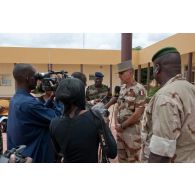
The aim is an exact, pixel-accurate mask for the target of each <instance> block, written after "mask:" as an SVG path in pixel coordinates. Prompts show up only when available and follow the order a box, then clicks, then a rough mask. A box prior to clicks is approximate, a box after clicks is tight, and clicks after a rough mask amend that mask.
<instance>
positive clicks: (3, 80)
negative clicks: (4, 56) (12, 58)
mask: <svg viewBox="0 0 195 195" xmlns="http://www.w3.org/2000/svg"><path fill="white" fill-rule="evenodd" d="M0 86H11V75H10V74H0Z"/></svg>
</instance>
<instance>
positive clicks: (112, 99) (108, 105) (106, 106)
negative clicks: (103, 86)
mask: <svg viewBox="0 0 195 195" xmlns="http://www.w3.org/2000/svg"><path fill="white" fill-rule="evenodd" d="M117 100H118V98H117V97H112V98H111V99H110V101H109V102H108V103H107V104H106V105H105V108H106V109H108V108H109V107H110V106H112V105H113V104H115V103H116V102H117Z"/></svg>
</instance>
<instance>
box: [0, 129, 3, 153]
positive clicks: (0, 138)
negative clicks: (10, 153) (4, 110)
mask: <svg viewBox="0 0 195 195" xmlns="http://www.w3.org/2000/svg"><path fill="white" fill-rule="evenodd" d="M2 153H3V138H2V132H1V130H0V155H1V154H2Z"/></svg>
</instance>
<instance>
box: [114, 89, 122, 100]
mask: <svg viewBox="0 0 195 195" xmlns="http://www.w3.org/2000/svg"><path fill="white" fill-rule="evenodd" d="M120 90H121V88H120V86H115V88H114V97H116V98H118V97H119V94H120Z"/></svg>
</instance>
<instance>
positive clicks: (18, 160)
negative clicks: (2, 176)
mask: <svg viewBox="0 0 195 195" xmlns="http://www.w3.org/2000/svg"><path fill="white" fill-rule="evenodd" d="M24 148H26V146H25V145H21V146H18V147H16V148H12V149H11V150H7V151H5V152H4V154H3V155H1V156H0V163H8V162H9V159H10V157H11V155H12V154H14V155H15V162H16V163H25V162H26V157H25V156H23V155H22V154H21V152H22V151H23V150H24Z"/></svg>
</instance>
